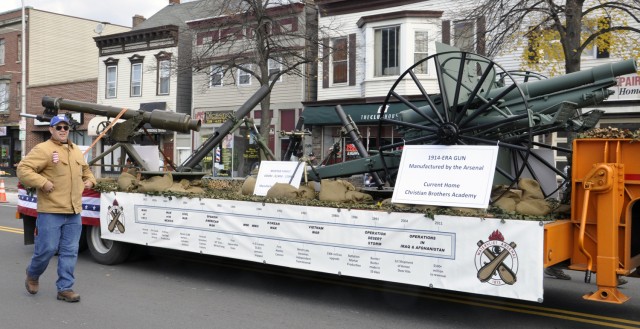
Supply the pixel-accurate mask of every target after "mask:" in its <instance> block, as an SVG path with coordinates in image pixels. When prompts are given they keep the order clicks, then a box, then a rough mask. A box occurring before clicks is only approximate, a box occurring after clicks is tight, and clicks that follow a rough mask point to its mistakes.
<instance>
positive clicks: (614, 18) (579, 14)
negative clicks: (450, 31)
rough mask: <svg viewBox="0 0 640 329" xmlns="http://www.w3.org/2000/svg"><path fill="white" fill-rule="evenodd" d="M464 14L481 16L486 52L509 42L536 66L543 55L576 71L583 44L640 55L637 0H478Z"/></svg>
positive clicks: (508, 46)
mask: <svg viewBox="0 0 640 329" xmlns="http://www.w3.org/2000/svg"><path fill="white" fill-rule="evenodd" d="M465 16H466V17H467V19H472V18H474V19H475V18H478V17H484V18H485V20H484V21H485V22H486V24H487V26H486V52H487V54H488V55H489V56H494V55H497V54H499V53H500V52H501V51H504V50H505V49H513V48H511V47H512V45H516V46H520V47H521V48H524V49H525V51H524V53H523V57H524V59H525V62H527V63H528V64H529V65H530V67H533V68H535V67H536V64H539V63H541V58H545V59H548V60H549V61H548V62H545V63H544V65H549V63H564V70H565V72H566V73H571V72H575V71H579V70H580V57H581V56H582V53H583V52H585V51H586V50H587V49H592V48H593V47H594V46H597V48H598V51H600V52H601V53H602V52H608V53H612V54H614V53H615V54H616V55H617V56H620V57H623V58H628V57H635V58H639V57H640V29H639V28H638V26H640V0H620V1H601V0H566V1H554V0H522V1H516V0H479V5H478V6H477V7H474V8H473V9H472V10H469V11H468V13H467V14H466V15H465Z"/></svg>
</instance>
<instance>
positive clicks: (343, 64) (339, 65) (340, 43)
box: [331, 37, 349, 83]
mask: <svg viewBox="0 0 640 329" xmlns="http://www.w3.org/2000/svg"><path fill="white" fill-rule="evenodd" d="M332 43H333V45H332V47H333V53H332V57H331V58H332V61H331V64H332V66H333V83H346V82H347V77H348V72H349V61H348V56H347V55H348V47H347V38H346V37H344V38H336V39H333V42H332Z"/></svg>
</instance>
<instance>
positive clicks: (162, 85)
mask: <svg viewBox="0 0 640 329" xmlns="http://www.w3.org/2000/svg"><path fill="white" fill-rule="evenodd" d="M170 73H171V63H170V61H169V60H168V59H164V60H161V61H160V62H158V95H169V77H170V75H171V74H170Z"/></svg>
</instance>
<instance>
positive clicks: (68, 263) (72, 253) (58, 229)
mask: <svg viewBox="0 0 640 329" xmlns="http://www.w3.org/2000/svg"><path fill="white" fill-rule="evenodd" d="M36 229H37V235H36V237H35V248H34V251H33V257H31V264H29V267H27V274H28V275H29V276H30V277H32V278H35V279H37V278H39V277H40V275H41V274H42V273H44V271H45V270H46V269H47V266H48V265H49V261H50V260H51V258H52V257H53V256H54V255H55V254H56V252H57V253H58V280H57V281H56V288H58V291H65V290H70V289H71V287H73V282H74V281H75V277H74V276H73V271H74V269H75V267H76V262H77V260H78V243H79V241H80V234H81V233H82V219H81V218H80V214H49V213H39V214H38V219H37V220H36Z"/></svg>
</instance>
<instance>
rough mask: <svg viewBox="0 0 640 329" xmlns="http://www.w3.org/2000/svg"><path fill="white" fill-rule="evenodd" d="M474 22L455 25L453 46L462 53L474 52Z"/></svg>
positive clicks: (461, 22)
mask: <svg viewBox="0 0 640 329" xmlns="http://www.w3.org/2000/svg"><path fill="white" fill-rule="evenodd" d="M473 30H474V26H473V22H472V21H460V22H455V23H453V45H454V46H455V47H458V48H459V49H460V50H462V51H466V52H474V47H473V42H474V38H473V32H474V31H473Z"/></svg>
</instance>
